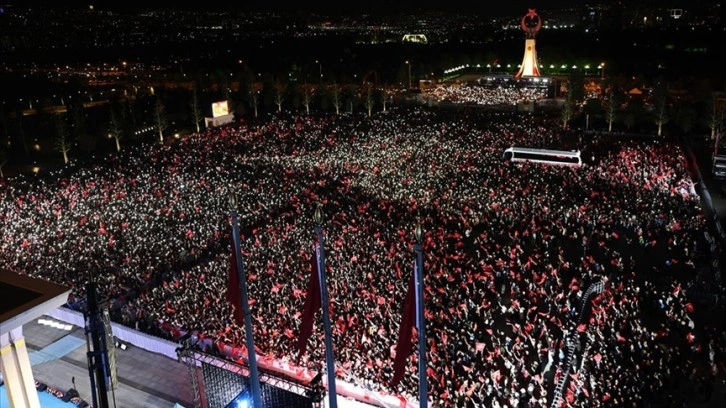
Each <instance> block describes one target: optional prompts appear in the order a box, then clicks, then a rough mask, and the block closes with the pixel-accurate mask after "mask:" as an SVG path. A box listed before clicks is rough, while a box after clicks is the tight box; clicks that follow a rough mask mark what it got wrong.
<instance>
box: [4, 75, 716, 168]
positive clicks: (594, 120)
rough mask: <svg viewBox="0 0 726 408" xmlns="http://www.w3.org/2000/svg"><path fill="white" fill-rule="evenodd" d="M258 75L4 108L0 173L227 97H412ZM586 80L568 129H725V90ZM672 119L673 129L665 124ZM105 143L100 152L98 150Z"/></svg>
mask: <svg viewBox="0 0 726 408" xmlns="http://www.w3.org/2000/svg"><path fill="white" fill-rule="evenodd" d="M222 77H226V76H222ZM260 79H261V81H260V82H246V81H241V82H234V83H227V82H222V83H219V82H218V83H213V84H212V86H211V87H209V88H206V89H202V88H200V87H199V86H198V85H197V83H196V82H190V83H185V84H182V86H174V87H168V88H161V89H158V90H157V89H155V87H154V86H134V87H132V88H128V89H125V90H122V91H118V92H116V93H114V94H113V95H112V96H111V97H110V98H109V99H107V100H104V101H96V102H93V103H91V102H89V101H82V100H81V99H80V98H75V99H72V98H69V99H68V103H67V104H66V105H65V106H42V104H41V106H36V107H35V108H34V109H33V110H23V109H21V108H19V107H16V108H15V109H14V110H13V111H12V112H6V110H7V109H5V106H6V104H4V103H3V104H2V105H0V106H1V107H2V108H3V110H2V111H0V121H1V122H2V123H1V124H2V126H1V130H2V132H3V133H2V136H3V138H4V140H5V143H0V176H2V173H1V172H2V168H3V167H4V166H5V165H7V164H8V163H9V162H10V158H14V159H15V161H16V162H26V163H27V162H33V161H41V162H44V163H48V162H53V161H56V162H57V161H58V160H57V159H53V158H52V157H49V154H48V152H49V151H53V152H56V153H57V156H56V157H59V158H62V163H63V164H67V163H68V162H69V161H70V160H71V157H72V155H73V152H74V151H75V152H76V154H77V157H89V156H94V155H95V154H96V153H101V154H103V151H104V150H105V151H106V152H109V151H116V152H118V151H121V150H122V148H123V145H124V144H125V143H139V142H142V141H144V140H147V141H148V140H150V134H155V135H156V136H157V139H158V142H161V143H163V142H165V138H166V137H168V135H169V133H174V134H176V133H185V132H199V131H201V130H202V124H203V122H204V118H205V117H206V116H210V115H209V113H210V112H209V110H210V109H208V108H207V107H210V106H211V103H212V102H214V101H218V100H226V101H228V104H229V107H230V112H231V113H232V114H234V115H235V116H236V117H237V118H240V117H247V118H249V119H251V120H254V119H256V118H258V117H260V115H261V114H262V113H275V112H282V111H283V110H289V111H300V112H304V113H305V114H311V113H313V112H328V113H335V114H341V113H343V112H352V111H361V110H362V111H364V112H365V113H366V114H367V115H368V116H370V115H372V114H373V113H374V112H375V111H376V110H380V111H386V110H387V109H388V106H389V104H391V103H394V101H400V100H402V98H404V95H405V93H404V92H402V90H401V89H400V88H393V87H389V86H387V85H386V84H376V83H374V82H364V83H363V84H362V85H354V84H347V85H340V84H335V83H331V84H322V83H321V84H308V83H294V82H288V83H284V82H282V81H279V80H274V78H272V77H271V76H268V75H266V76H265V77H264V78H260ZM582 81H583V78H582V77H578V76H577V75H573V76H571V77H570V78H568V80H567V85H568V91H567V92H566V94H565V95H564V103H563V105H562V110H561V118H562V125H563V127H570V126H578V127H582V128H587V129H595V128H596V127H597V128H599V129H600V130H603V131H607V132H612V131H613V129H614V127H615V126H616V124H619V125H621V126H622V127H621V129H622V130H626V131H640V132H649V133H655V134H657V135H659V136H660V135H663V133H664V130H665V129H673V130H676V129H677V130H679V131H682V132H684V133H689V132H691V131H693V130H694V129H699V128H702V129H704V130H705V132H704V133H708V134H709V135H710V137H711V138H716V137H717V135H719V134H720V133H721V131H722V129H723V124H724V115H725V112H726V109H724V107H725V106H724V104H723V103H721V102H723V97H722V96H721V95H722V94H720V93H713V92H711V94H710V97H708V98H705V99H702V98H698V97H695V96H694V95H692V94H684V93H680V92H673V88H672V85H671V84H669V83H667V82H666V81H665V80H659V81H656V82H655V84H654V85H653V86H652V87H651V88H648V89H645V91H644V93H643V94H642V95H640V96H633V95H630V94H629V93H628V92H627V89H626V88H624V87H623V84H622V83H619V82H618V81H617V80H610V81H604V82H603V83H602V84H601V87H602V89H603V90H602V91H601V93H600V94H598V95H589V96H586V94H585V92H584V89H585V87H584V84H583V83H582ZM157 88H158V86H157ZM409 96H410V94H409ZM397 103H398V102H397ZM669 123H672V124H673V125H674V126H670V127H668V126H667V125H668V124H669ZM170 127H173V129H172V130H171V132H169V129H170ZM28 135H30V136H28ZM108 141H110V142H111V143H109V142H108ZM99 145H101V146H102V147H103V148H102V149H99ZM99 150H101V152H99Z"/></svg>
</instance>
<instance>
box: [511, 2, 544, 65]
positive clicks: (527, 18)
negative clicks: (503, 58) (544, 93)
mask: <svg viewBox="0 0 726 408" xmlns="http://www.w3.org/2000/svg"><path fill="white" fill-rule="evenodd" d="M541 27H542V19H541V18H540V17H539V15H538V14H537V12H536V11H535V10H534V9H529V12H527V14H525V15H524V17H522V31H524V35H525V37H524V38H525V41H524V59H522V66H521V67H520V68H519V72H517V74H516V75H514V77H515V78H522V77H538V76H540V73H539V67H538V66H537V49H536V48H535V40H534V38H535V37H536V36H537V31H539V29H540V28H541Z"/></svg>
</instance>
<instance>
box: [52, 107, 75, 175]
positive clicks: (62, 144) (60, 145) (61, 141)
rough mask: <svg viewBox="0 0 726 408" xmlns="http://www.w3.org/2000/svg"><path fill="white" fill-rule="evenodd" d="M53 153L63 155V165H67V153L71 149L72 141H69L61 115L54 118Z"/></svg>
mask: <svg viewBox="0 0 726 408" xmlns="http://www.w3.org/2000/svg"><path fill="white" fill-rule="evenodd" d="M55 132H56V134H55V143H54V148H55V151H57V152H59V153H60V154H62V155H63V163H64V164H68V161H69V159H68V153H69V152H70V151H71V148H72V147H73V141H72V140H71V137H70V134H69V132H68V128H67V125H66V122H65V119H64V118H63V115H56V118H55Z"/></svg>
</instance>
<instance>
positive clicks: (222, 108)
mask: <svg viewBox="0 0 726 408" xmlns="http://www.w3.org/2000/svg"><path fill="white" fill-rule="evenodd" d="M225 115H229V107H228V106H227V101H220V102H214V103H213V104H212V117H214V118H218V117H220V116H225Z"/></svg>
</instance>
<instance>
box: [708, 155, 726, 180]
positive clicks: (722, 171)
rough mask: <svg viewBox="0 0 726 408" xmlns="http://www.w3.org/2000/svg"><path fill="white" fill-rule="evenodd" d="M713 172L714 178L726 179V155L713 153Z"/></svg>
mask: <svg viewBox="0 0 726 408" xmlns="http://www.w3.org/2000/svg"><path fill="white" fill-rule="evenodd" d="M711 172H712V173H713V178H715V179H717V180H726V155H723V154H715V155H713V164H712V167H711Z"/></svg>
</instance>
